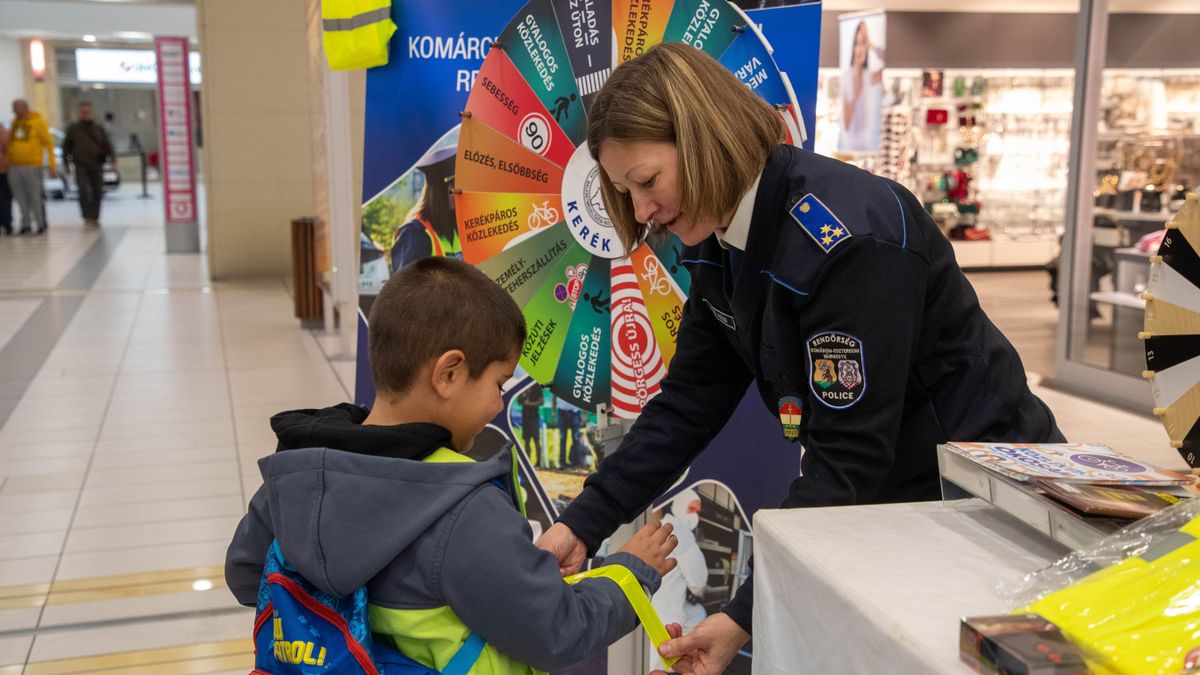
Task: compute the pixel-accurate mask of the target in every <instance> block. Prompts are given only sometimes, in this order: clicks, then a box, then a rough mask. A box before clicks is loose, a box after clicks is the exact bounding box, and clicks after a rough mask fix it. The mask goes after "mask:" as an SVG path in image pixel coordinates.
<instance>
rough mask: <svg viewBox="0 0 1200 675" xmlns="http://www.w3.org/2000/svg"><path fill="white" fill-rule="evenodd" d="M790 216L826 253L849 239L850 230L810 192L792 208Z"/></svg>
mask: <svg viewBox="0 0 1200 675" xmlns="http://www.w3.org/2000/svg"><path fill="white" fill-rule="evenodd" d="M791 214H792V218H795V219H796V222H797V223H799V224H800V227H801V229H803V230H804V231H805V232H807V233H808V236H810V237H812V238H813V241H815V242H817V246H820V247H821V250H822V251H824V252H826V253H829V252H830V251H832V250H833V247H835V246H837V245H838V244H840V243H842V242H843V241H845V240H847V239H849V238H850V237H851V234H850V229H849V228H847V227H846V226H845V225H844V224H843V223H842V221H840V220H838V217H837V216H835V215H833V212H832V211H830V210H829V207H827V206H825V204H823V203H822V202H821V200H820V199H817V197H816V195H814V194H812V193H811V192H810V193H809V194H806V195H804V197H802V198H801V199H800V201H798V202H796V203H795V204H794V205H793V206H792V210H791Z"/></svg>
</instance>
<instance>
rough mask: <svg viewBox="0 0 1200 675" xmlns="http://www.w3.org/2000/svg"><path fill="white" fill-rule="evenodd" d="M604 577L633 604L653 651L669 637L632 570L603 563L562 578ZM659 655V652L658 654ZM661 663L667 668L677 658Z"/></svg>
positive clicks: (574, 580) (575, 581)
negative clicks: (613, 582)
mask: <svg viewBox="0 0 1200 675" xmlns="http://www.w3.org/2000/svg"><path fill="white" fill-rule="evenodd" d="M595 578H604V579H610V580H612V581H615V582H616V584H617V585H618V586H620V587H621V592H622V593H624V594H625V599H627V600H629V604H630V605H631V606H633V613H634V614H637V618H638V620H639V621H641V622H642V628H645V629H646V635H647V636H649V637H650V642H653V643H654V649H655V651H657V650H658V648H659V646H661V645H662V643H664V642H666V641H667V640H669V639H671V636H670V634H669V633H667V629H666V627H664V626H663V622H662V619H660V618H659V617H658V612H656V611H654V605H652V604H650V598H649V597H647V595H646V591H644V590H642V585H641V584H640V583H638V580H637V577H635V576H633V572H630V571H629V568H628V567H625V566H623V565H605V566H604V567H597V568H595V569H590V570H588V571H586V572H580V573H579V574H572V575H571V576H569V577H566V578H565V579H563V581H565V582H567V583H568V584H574V583H578V582H580V581H583V580H584V579H595ZM660 656H661V654H660ZM662 660H663V663H666V664H667V667H668V668H671V667H672V666H674V665H675V662H676V661H678V659H668V658H667V657H665V656H663V657H662Z"/></svg>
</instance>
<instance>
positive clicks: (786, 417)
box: [779, 396, 804, 442]
mask: <svg viewBox="0 0 1200 675" xmlns="http://www.w3.org/2000/svg"><path fill="white" fill-rule="evenodd" d="M803 418H804V404H803V403H801V402H800V399H799V398H797V397H795V396H784V397H783V398H781V399H779V423H780V424H782V425H783V437H784V438H786V439H787V440H789V441H793V442H794V441H795V440H796V439H798V438H800V421H801V420H802V419H803Z"/></svg>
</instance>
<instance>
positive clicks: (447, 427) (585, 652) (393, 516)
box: [225, 257, 675, 675]
mask: <svg viewBox="0 0 1200 675" xmlns="http://www.w3.org/2000/svg"><path fill="white" fill-rule="evenodd" d="M370 326H371V330H370V344H369V351H370V357H371V370H372V373H373V374H374V378H375V385H376V389H377V392H376V398H375V407H374V408H372V409H371V411H370V413H369V414H368V413H367V411H366V410H365V409H363V408H360V407H358V406H354V405H351V404H348V403H343V404H341V405H338V406H335V407H333V408H326V409H324V410H299V411H294V412H287V413H281V414H279V415H276V416H275V417H273V418H272V419H271V427H272V428H273V429H274V430H275V432H276V434H277V436H278V438H279V446H278V448H277V451H276V453H275V454H273V455H270V456H268V457H265V458H263V459H262V460H260V461H259V467H260V469H261V471H262V474H263V481H264V485H263V486H262V487H261V488H260V489H259V490H258V492H257V493H255V495H254V498H253V499H252V500H251V502H250V510H249V513H247V514H246V516H245V517H244V518H242V522H241V523H240V524H239V525H238V529H237V532H236V533H235V534H234V538H233V542H232V543H231V544H230V546H229V552H228V554H227V556H226V561H225V578H226V580H227V581H228V584H229V588H230V590H232V591H233V594H234V595H235V596H236V597H237V599H238V601H239V602H241V603H242V604H246V605H253V604H255V601H256V600H257V597H258V587H259V581H260V577H261V575H262V567H263V561H264V559H265V557H266V553H267V547H268V546H270V544H271V541H272V539H274V538H278V540H279V546H280V549H281V550H282V552H283V556H284V558H285V559H286V560H287V561H288V562H289V563H290V564H291V565H292V566H293V567H294V568H295V569H296V570H297V571H298V572H299V573H300V574H302V575H303V576H304V577H305V578H306V579H307V580H308V581H310V582H311V583H313V584H315V585H316V586H318V587H319V588H321V589H322V590H323V591H325V592H327V593H330V594H332V595H336V596H345V595H349V594H350V593H352V592H353V591H354V590H355V589H357V588H359V587H361V586H363V585H364V584H365V585H366V587H367V597H368V598H369V601H370V608H369V612H370V618H371V629H372V631H373V632H374V633H375V634H376V636H377V638H378V639H382V640H384V641H389V640H390V644H391V645H392V646H394V647H396V648H397V649H399V650H400V651H401V652H403V653H404V654H405V655H406V656H408V657H409V658H412V659H414V660H416V661H419V662H421V663H422V664H424V665H426V666H429V667H432V668H436V669H439V670H441V669H443V668H445V666H446V664H447V663H448V662H449V660H450V658H451V657H452V656H453V655H454V654H455V652H456V651H457V650H458V649H459V646H460V645H461V644H462V643H463V642H464V641H465V639H466V637H467V636H468V634H469V632H474V633H476V634H478V635H479V636H480V637H482V638H483V639H484V640H485V641H486V642H487V646H486V647H485V649H484V651H483V653H482V654H481V655H480V657H479V660H478V661H477V662H476V665H475V668H474V669H473V670H472V671H471V672H472V673H474V674H477V675H482V674H484V673H505V674H507V673H527V672H531V669H532V668H536V669H539V670H554V669H561V668H564V667H566V666H569V665H571V664H573V663H576V662H578V661H582V660H583V659H585V658H587V657H589V656H591V655H592V654H595V653H597V652H599V651H600V650H602V649H604V648H605V647H607V646H608V645H609V644H611V643H612V642H615V641H616V640H617V639H618V638H619V637H621V636H622V635H624V634H625V633H627V632H628V631H629V630H631V629H632V628H633V627H634V626H635V616H634V613H633V610H632V608H631V607H630V605H629V602H628V601H627V600H626V598H625V597H624V595H623V594H622V591H621V590H620V589H619V587H618V586H617V585H616V584H614V583H612V582H611V581H609V580H606V579H587V580H584V581H581V582H579V583H577V584H575V585H571V586H568V585H567V584H565V583H564V582H563V581H562V578H561V576H560V574H559V567H558V563H557V562H556V561H555V559H554V557H553V556H552V555H550V554H549V553H546V552H544V551H541V550H539V549H537V548H535V547H534V546H533V543H532V542H531V536H530V528H529V525H528V523H527V522H526V521H525V519H524V518H523V517H522V516H521V514H520V513H518V511H517V509H516V508H514V499H513V494H515V493H517V492H518V491H519V488H517V487H516V486H514V485H513V476H514V465H513V464H512V458H511V457H510V456H509V455H508V454H507V453H501V454H500V455H498V456H497V457H495V458H493V459H491V460H488V461H485V462H479V463H474V462H472V461H471V460H470V459H468V458H466V457H465V456H463V455H462V454H460V453H462V452H465V451H466V450H468V449H469V448H470V446H471V443H472V441H473V440H474V438H475V436H476V435H477V434H478V433H479V432H480V431H481V430H482V429H483V428H484V426H485V425H486V424H487V423H488V422H490V421H491V420H492V419H493V418H495V417H496V415H497V414H499V413H500V411H501V410H502V409H503V399H502V396H501V388H502V386H503V385H504V383H505V382H506V381H507V380H508V379H509V378H511V377H512V374H513V369H514V368H515V367H516V363H517V359H518V356H519V354H520V351H521V345H522V344H523V343H524V341H525V321H524V318H523V317H522V316H521V312H520V310H519V309H518V308H517V306H516V304H515V303H514V302H513V300H512V298H510V297H509V296H508V295H507V294H506V293H505V292H504V291H503V290H502V289H501V288H500V287H499V286H497V285H496V284H494V283H493V282H492V281H491V280H490V279H488V278H487V276H485V275H484V274H483V273H482V272H480V271H479V270H477V269H475V268H473V267H471V266H470V265H467V264H465V263H462V262H459V261H457V260H453V259H449V258H439V257H432V258H425V259H423V260H419V261H417V262H414V263H412V264H410V265H408V266H406V267H404V268H403V269H401V270H400V271H399V272H397V273H396V274H395V275H393V276H392V278H391V280H389V281H388V283H387V284H385V285H384V287H383V290H382V292H381V293H380V294H379V297H378V298H377V299H376V301H375V304H374V306H373V307H372V308H371V316H370ZM497 480H498V481H500V482H501V483H503V484H504V485H506V486H507V489H506V490H503V489H501V488H499V487H498V486H497V485H495V484H494V483H493V481H497ZM674 546H675V538H674V537H673V536H671V535H670V527H669V526H661V525H648V526H647V527H645V528H643V529H642V530H641V531H639V532H638V533H637V535H636V536H635V537H634V538H633V539H632V540H631V541H630V542H629V543H628V544H627V545H626V546H624V547H623V548H622V549H621V551H620V552H618V553H617V554H616V555H613V556H612V557H610V558H608V562H609V563H611V564H620V565H623V566H625V567H627V568H629V570H630V571H631V572H633V574H634V575H635V576H636V577H637V579H638V581H639V582H640V583H641V584H642V586H643V587H646V588H650V589H651V590H653V589H657V588H658V585H659V582H660V580H661V577H660V575H662V574H665V573H666V572H668V571H670V570H671V569H672V568H673V567H674V566H675V561H674V560H669V559H667V558H666V556H667V555H668V554H669V553H670V552H671V550H672V549H673V548H674ZM526 664H527V665H526Z"/></svg>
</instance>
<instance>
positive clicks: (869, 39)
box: [837, 10, 887, 153]
mask: <svg viewBox="0 0 1200 675" xmlns="http://www.w3.org/2000/svg"><path fill="white" fill-rule="evenodd" d="M838 38H839V42H840V49H839V50H838V51H839V53H838V63H839V64H840V67H841V73H842V85H841V91H842V97H841V103H842V104H841V105H839V106H837V109H838V110H839V111H841V133H839V134H838V151H839V152H862V153H872V152H879V137H880V131H881V128H882V126H883V68H884V63H883V55H884V53H885V52H886V51H887V14H886V13H885V12H882V11H878V10H872V11H869V12H858V13H855V14H842V15H841V16H839V17H838Z"/></svg>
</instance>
